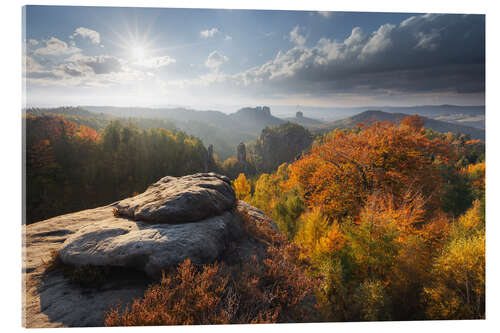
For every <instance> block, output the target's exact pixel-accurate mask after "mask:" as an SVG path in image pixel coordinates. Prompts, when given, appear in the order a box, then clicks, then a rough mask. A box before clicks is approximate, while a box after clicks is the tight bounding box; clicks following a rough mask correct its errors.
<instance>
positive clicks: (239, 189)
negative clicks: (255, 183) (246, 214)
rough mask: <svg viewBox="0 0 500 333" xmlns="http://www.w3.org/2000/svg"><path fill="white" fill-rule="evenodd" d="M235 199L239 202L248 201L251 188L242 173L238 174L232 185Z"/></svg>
mask: <svg viewBox="0 0 500 333" xmlns="http://www.w3.org/2000/svg"><path fill="white" fill-rule="evenodd" d="M233 187H234V191H235V192H236V198H237V199H239V200H249V199H250V195H251V190H252V187H251V186H250V182H249V181H248V180H247V177H246V176H245V174H244V173H240V174H239V176H238V178H236V180H235V181H234V183H233Z"/></svg>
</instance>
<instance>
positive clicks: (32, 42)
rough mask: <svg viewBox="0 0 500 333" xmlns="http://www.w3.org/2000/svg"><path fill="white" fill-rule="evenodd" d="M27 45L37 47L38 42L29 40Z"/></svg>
mask: <svg viewBox="0 0 500 333" xmlns="http://www.w3.org/2000/svg"><path fill="white" fill-rule="evenodd" d="M28 44H29V45H33V46H36V45H38V44H39V43H38V41H37V40H36V39H30V40H28Z"/></svg>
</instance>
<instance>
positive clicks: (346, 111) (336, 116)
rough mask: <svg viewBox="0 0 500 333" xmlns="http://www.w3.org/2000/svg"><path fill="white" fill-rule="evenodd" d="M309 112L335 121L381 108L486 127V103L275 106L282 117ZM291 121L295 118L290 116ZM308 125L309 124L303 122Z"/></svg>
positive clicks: (391, 111) (393, 111)
mask: <svg viewBox="0 0 500 333" xmlns="http://www.w3.org/2000/svg"><path fill="white" fill-rule="evenodd" d="M299 107H300V110H301V111H304V113H306V112H307V115H308V116H309V117H312V118H315V119H320V120H322V121H335V120H340V119H344V118H347V117H351V116H354V115H356V114H358V113H360V112H363V111H365V110H380V111H385V112H390V113H406V114H419V115H421V116H425V117H428V118H432V119H436V120H442V121H446V122H450V123H456V124H459V125H466V126H472V127H477V128H482V129H484V128H485V106H484V105H471V106H462V105H449V104H443V105H416V106H363V107H359V106H356V107H349V106H346V107H341V106H335V107H333V106H332V107H308V106H298V105H295V106H291V105H289V106H283V105H277V106H273V107H272V109H273V112H274V114H275V115H277V116H278V117H281V118H288V117H292V116H293V115H294V114H295V113H296V112H297V110H299ZM288 119H290V121H293V120H291V119H294V118H288ZM301 125H307V124H301Z"/></svg>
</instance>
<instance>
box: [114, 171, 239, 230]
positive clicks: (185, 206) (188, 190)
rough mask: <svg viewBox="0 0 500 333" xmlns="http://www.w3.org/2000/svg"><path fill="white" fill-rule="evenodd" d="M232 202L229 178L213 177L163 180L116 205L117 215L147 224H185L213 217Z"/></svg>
mask: <svg viewBox="0 0 500 333" xmlns="http://www.w3.org/2000/svg"><path fill="white" fill-rule="evenodd" d="M235 201H236V196H235V194H234V191H233V189H232V187H231V183H230V180H229V178H227V177H225V176H221V175H217V174H215V173H198V174H194V175H189V176H184V177H179V178H176V177H169V176H168V177H164V178H162V179H160V180H159V181H157V182H156V183H154V184H152V185H151V186H149V187H148V188H147V189H146V191H145V192H144V193H141V194H139V195H137V196H135V197H131V198H127V199H125V200H122V201H120V202H118V203H117V204H116V209H117V212H118V214H119V215H122V216H126V217H130V218H132V219H134V220H140V221H147V222H151V223H170V224H175V223H186V222H194V221H200V220H203V219H206V218H209V217H213V216H217V215H220V214H222V213H223V212H225V211H227V210H230V209H231V208H232V207H233V206H234V203H235Z"/></svg>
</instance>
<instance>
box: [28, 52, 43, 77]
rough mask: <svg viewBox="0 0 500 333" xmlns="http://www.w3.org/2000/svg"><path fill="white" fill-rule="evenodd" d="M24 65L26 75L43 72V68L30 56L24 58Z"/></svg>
mask: <svg viewBox="0 0 500 333" xmlns="http://www.w3.org/2000/svg"><path fill="white" fill-rule="evenodd" d="M24 64H25V65H26V67H25V69H26V72H27V73H30V72H41V71H43V66H42V65H40V64H39V63H38V61H36V60H35V59H33V57H30V56H26V57H24Z"/></svg>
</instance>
